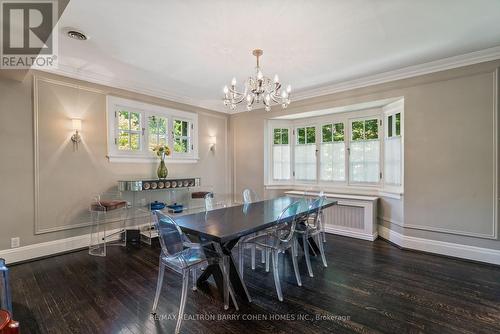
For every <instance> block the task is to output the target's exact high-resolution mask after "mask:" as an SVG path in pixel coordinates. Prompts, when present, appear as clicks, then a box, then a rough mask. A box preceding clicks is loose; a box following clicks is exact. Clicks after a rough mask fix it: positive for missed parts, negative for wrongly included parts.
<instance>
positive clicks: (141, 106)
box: [106, 95, 199, 163]
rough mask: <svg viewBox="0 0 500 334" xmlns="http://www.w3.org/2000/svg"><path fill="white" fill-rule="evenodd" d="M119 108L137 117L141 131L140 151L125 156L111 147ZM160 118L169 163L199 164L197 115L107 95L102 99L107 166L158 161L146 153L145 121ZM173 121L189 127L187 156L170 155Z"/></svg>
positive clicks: (115, 133)
mask: <svg viewBox="0 0 500 334" xmlns="http://www.w3.org/2000/svg"><path fill="white" fill-rule="evenodd" d="M120 106H121V107H123V108H126V109H128V110H132V111H138V112H140V113H141V122H142V127H143V128H144V133H143V135H142V136H141V150H140V151H138V152H125V151H120V150H118V148H117V145H116V144H115V138H117V135H118V134H117V124H116V122H117V120H116V117H115V111H117V109H118V107H120ZM153 115H155V116H162V117H166V118H167V119H168V124H167V127H168V136H167V143H168V144H167V145H168V146H169V147H170V149H171V150H172V154H171V155H170V156H168V157H166V161H168V162H169V163H196V162H198V160H199V155H198V114H196V113H191V112H186V111H180V110H175V109H170V108H166V107H161V106H158V105H154V104H149V103H145V102H139V101H135V100H129V99H124V98H120V97H116V96H110V95H108V96H107V97H106V124H107V127H108V131H107V146H108V155H107V157H108V159H109V161H110V162H123V163H152V162H158V157H157V156H156V155H155V154H154V153H152V152H150V151H149V150H147V146H148V143H149V141H148V136H149V134H148V131H147V119H148V117H149V116H153ZM173 119H178V120H186V121H188V122H190V123H192V124H193V129H191V131H192V132H191V144H192V145H193V149H192V150H191V151H190V152H189V153H188V154H185V153H174V152H173V135H172V126H171V124H172V122H173Z"/></svg>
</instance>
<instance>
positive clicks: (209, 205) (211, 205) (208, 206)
mask: <svg viewBox="0 0 500 334" xmlns="http://www.w3.org/2000/svg"><path fill="white" fill-rule="evenodd" d="M227 206H228V205H227V203H226V201H220V200H216V199H215V195H214V193H208V194H206V195H205V211H212V210H215V209H220V208H225V207H227Z"/></svg>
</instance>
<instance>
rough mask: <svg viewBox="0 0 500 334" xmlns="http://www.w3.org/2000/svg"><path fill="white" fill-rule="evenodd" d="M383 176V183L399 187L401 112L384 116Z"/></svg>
mask: <svg viewBox="0 0 500 334" xmlns="http://www.w3.org/2000/svg"><path fill="white" fill-rule="evenodd" d="M385 117H386V129H385V133H386V136H385V146H384V175H385V183H386V184H389V185H395V186H399V185H401V170H402V159H401V158H402V157H401V156H402V148H401V145H402V142H401V112H397V113H393V114H386V116H385Z"/></svg>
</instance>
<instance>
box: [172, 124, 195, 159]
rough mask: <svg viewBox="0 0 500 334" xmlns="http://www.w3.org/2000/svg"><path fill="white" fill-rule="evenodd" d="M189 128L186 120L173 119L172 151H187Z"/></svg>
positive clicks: (188, 148) (189, 138)
mask: <svg viewBox="0 0 500 334" xmlns="http://www.w3.org/2000/svg"><path fill="white" fill-rule="evenodd" d="M190 128H191V126H190V123H189V122H188V121H183V120H178V119H176V120H174V153H188V152H189V150H190V149H191V136H190V133H191V129H190Z"/></svg>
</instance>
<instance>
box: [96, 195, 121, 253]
mask: <svg viewBox="0 0 500 334" xmlns="http://www.w3.org/2000/svg"><path fill="white" fill-rule="evenodd" d="M90 215H91V221H92V222H91V224H92V225H91V227H90V244H89V254H90V255H94V256H106V247H107V246H111V245H116V246H123V247H124V246H126V224H127V215H128V208H127V201H125V200H123V199H122V198H121V196H120V194H119V193H108V194H106V195H105V198H101V195H96V196H94V198H93V199H92V202H91V204H90ZM110 221H114V222H118V224H119V226H118V228H117V229H115V230H114V231H113V232H111V233H108V231H107V226H106V225H107V224H108V223H109V222H110Z"/></svg>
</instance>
